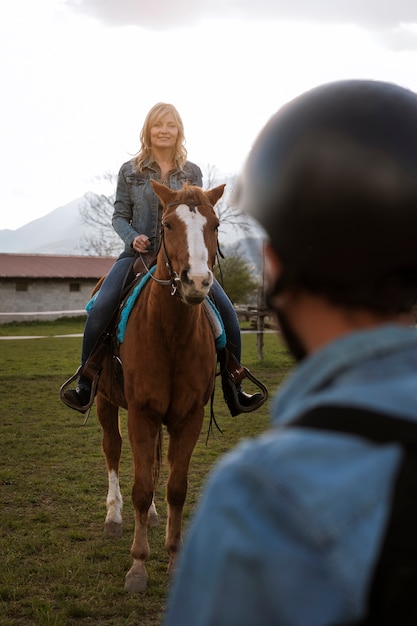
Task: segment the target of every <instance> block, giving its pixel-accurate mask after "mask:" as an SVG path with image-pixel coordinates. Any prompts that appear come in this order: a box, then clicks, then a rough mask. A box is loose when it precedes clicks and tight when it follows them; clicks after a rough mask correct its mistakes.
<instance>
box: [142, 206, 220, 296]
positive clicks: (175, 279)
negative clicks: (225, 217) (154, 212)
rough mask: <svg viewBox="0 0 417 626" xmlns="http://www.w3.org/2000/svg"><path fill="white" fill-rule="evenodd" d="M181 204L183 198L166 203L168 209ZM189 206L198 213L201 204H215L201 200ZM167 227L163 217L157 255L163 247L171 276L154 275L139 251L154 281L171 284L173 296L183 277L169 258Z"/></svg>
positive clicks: (147, 271) (176, 292) (144, 265)
mask: <svg viewBox="0 0 417 626" xmlns="http://www.w3.org/2000/svg"><path fill="white" fill-rule="evenodd" d="M181 204H186V203H185V202H181V200H177V201H175V202H171V203H170V204H167V205H166V209H169V208H171V207H173V206H180V205H181ZM187 206H188V208H189V209H190V211H191V212H192V213H196V211H197V207H199V206H207V207H210V208H211V209H214V207H213V205H212V204H210V203H208V202H201V203H194V204H187ZM165 228H166V225H165V224H164V221H163V219H162V220H161V228H160V230H159V243H158V248H157V250H156V256H157V257H158V255H159V252H160V250H161V248H162V252H163V255H164V260H165V267H166V268H167V270H168V273H169V278H168V279H166V280H163V279H161V278H156V276H154V275H153V273H152V272H151V270H150V269H149V267H148V266H147V265H146V263H145V260H144V258H143V256H142V254H141V253H140V252H139V257H140V260H141V261H142V265H143V267H144V268H145V270H146V273H147V274H148V275H149V276H150V278H152V280H153V281H155V282H156V283H158V284H159V285H171V296H175V294H177V295H179V294H178V285H179V284H180V283H181V278H180V277H179V275H178V272H176V271H175V270H174V269H173V268H172V264H171V261H170V259H169V256H168V253H167V250H166V246H165V237H164V233H165Z"/></svg>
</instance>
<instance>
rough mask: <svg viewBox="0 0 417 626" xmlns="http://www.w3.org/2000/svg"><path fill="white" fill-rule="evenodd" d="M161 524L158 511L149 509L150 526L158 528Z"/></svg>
mask: <svg viewBox="0 0 417 626" xmlns="http://www.w3.org/2000/svg"><path fill="white" fill-rule="evenodd" d="M158 525H159V517H158V513H157V512H156V511H155V510H154V509H149V512H148V526H150V527H151V528H156V526H158Z"/></svg>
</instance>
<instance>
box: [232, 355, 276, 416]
mask: <svg viewBox="0 0 417 626" xmlns="http://www.w3.org/2000/svg"><path fill="white" fill-rule="evenodd" d="M224 373H225V374H226V375H227V382H228V383H229V387H230V390H231V392H232V394H233V399H234V401H235V404H236V407H237V408H238V409H239V410H240V411H241V412H242V413H251V412H252V411H256V409H259V407H260V406H262V405H263V404H264V402H266V401H267V400H268V389H267V388H266V386H265V385H264V384H263V383H261V381H260V380H258V379H257V378H256V377H255V376H254V375H253V374H252V373H251V372H250V371H249V370H248V368H247V367H245V366H244V365H241V364H240V363H239V361H238V360H237V358H236V357H235V356H234V354H232V352H230V351H228V354H227V359H226V367H225V368H224ZM245 378H248V379H249V380H250V381H252V382H253V384H254V385H255V386H256V387H258V389H259V391H260V398H259V400H258V402H256V403H255V404H253V405H251V406H249V407H248V406H243V405H242V404H241V403H240V402H239V392H238V390H237V387H236V385H238V384H240V383H241V382H242V380H244V379H245Z"/></svg>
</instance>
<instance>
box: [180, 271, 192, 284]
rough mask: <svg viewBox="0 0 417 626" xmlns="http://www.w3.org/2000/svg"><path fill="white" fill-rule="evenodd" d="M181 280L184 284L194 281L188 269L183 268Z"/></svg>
mask: <svg viewBox="0 0 417 626" xmlns="http://www.w3.org/2000/svg"><path fill="white" fill-rule="evenodd" d="M181 282H182V284H183V285H189V284H190V283H191V282H192V281H191V280H190V277H189V276H188V270H182V272H181Z"/></svg>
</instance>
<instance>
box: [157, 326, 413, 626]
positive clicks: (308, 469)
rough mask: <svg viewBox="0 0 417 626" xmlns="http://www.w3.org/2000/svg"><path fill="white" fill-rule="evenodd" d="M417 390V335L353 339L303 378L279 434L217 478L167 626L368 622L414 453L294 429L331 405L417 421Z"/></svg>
mask: <svg viewBox="0 0 417 626" xmlns="http://www.w3.org/2000/svg"><path fill="white" fill-rule="evenodd" d="M416 382H417V331H416V330H415V329H411V328H401V327H398V326H395V325H387V326H383V327H381V328H378V329H374V330H369V331H362V332H357V333H355V334H352V335H349V336H346V337H343V338H341V339H339V340H337V341H335V342H333V343H331V344H329V345H327V346H326V347H324V348H323V349H322V350H320V351H318V352H317V353H315V354H313V355H312V356H310V357H309V358H308V359H306V360H305V361H304V362H303V363H301V364H300V365H299V366H298V367H296V368H295V369H294V370H293V373H292V375H291V376H290V378H289V379H288V381H287V382H286V383H285V385H284V386H283V387H282V389H281V390H280V391H279V393H278V395H277V397H276V399H275V402H274V406H273V425H272V427H271V430H270V431H269V432H267V433H265V434H264V435H262V436H261V437H259V438H257V439H254V440H251V441H246V442H243V443H241V444H240V445H239V446H238V447H237V448H236V449H235V450H234V451H232V452H231V453H229V454H228V455H226V456H225V457H223V459H222V460H221V462H220V464H219V465H218V466H217V467H216V468H215V469H214V471H213V472H212V474H211V476H210V478H209V480H208V483H207V485H206V488H205V490H204V493H203V496H202V499H201V501H200V503H199V506H198V509H197V512H196V514H195V516H194V519H193V521H192V523H191V525H190V528H189V530H188V532H187V535H186V538H185V545H184V550H183V553H182V555H181V557H180V561H179V567H178V573H177V575H176V577H175V579H174V584H173V589H172V593H171V596H170V599H169V602H168V609H167V614H166V619H165V622H164V625H165V626H174V625H175V626H191V625H192V626H232V625H233V626H235V625H236V626H237V625H239V626H272V625H274V626H325V625H326V626H330V625H336V624H343V623H346V622H349V621H353V620H356V619H359V618H361V617H363V615H364V613H365V610H366V594H367V590H368V587H369V585H370V583H371V580H372V573H373V568H374V565H375V563H376V559H377V556H378V552H379V549H380V547H381V542H382V539H383V534H384V529H385V528H386V524H387V520H388V515H389V508H390V498H391V495H392V492H393V484H394V480H395V475H396V470H397V468H398V465H399V462H400V459H401V455H402V451H401V449H400V447H399V446H398V445H396V444H389V445H383V446H382V445H376V444H373V443H371V442H369V441H367V440H364V439H360V438H359V437H355V436H352V435H347V434H342V433H335V432H332V433H330V432H324V431H318V430H312V429H301V428H300V429H296V428H285V427H284V428H282V425H284V424H285V425H288V424H290V423H291V420H293V419H294V418H296V417H297V416H299V415H300V414H302V413H304V411H306V410H308V409H309V408H312V407H313V406H317V405H323V404H339V405H349V406H352V405H353V406H358V407H364V408H369V409H374V410H376V411H382V412H385V413H387V414H388V415H393V416H398V417H405V418H408V419H412V420H416V421H417V384H416ZM190 480H192V478H191V477H190Z"/></svg>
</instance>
